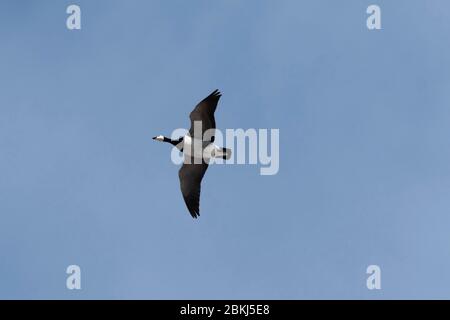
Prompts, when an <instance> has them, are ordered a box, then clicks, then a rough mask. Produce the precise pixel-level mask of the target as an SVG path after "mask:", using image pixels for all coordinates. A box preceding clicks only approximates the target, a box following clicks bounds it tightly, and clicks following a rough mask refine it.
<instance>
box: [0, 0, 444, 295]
mask: <svg viewBox="0 0 450 320" xmlns="http://www.w3.org/2000/svg"><path fill="white" fill-rule="evenodd" d="M73 3H75V4H78V5H80V7H81V10H82V29H81V30H78V31H69V30H68V29H67V28H66V18H67V16H68V15H67V14H66V7H67V6H68V5H70V4H73ZM373 3H376V4H378V5H379V6H380V7H381V12H382V30H379V31H369V30H368V29H367V27H366V18H367V14H366V8H367V6H369V5H370V4H373ZM449 34H450V3H449V2H448V1H447V0H434V1H428V0H414V1H411V0H397V1H382V0H377V1H372V0H370V1H366V0H341V1H336V0H329V1H317V0H314V1H313V0H308V1H298V0H282V1H272V0H250V1H244V0H214V1H211V0H202V1H200V0H192V1H185V0H176V1H175V0H171V1H167V0H164V1H163V0H161V1H157V0H152V1H144V0H141V1H138V0H132V1H128V0H127V1H125V0H123V1H111V0H108V1H106V0H97V1H84V0H83V1H82V0H77V1H75V0H74V1H61V0H54V1H50V0H49V1H31V0H29V1H26V0H22V1H16V0H3V1H1V2H0V39H1V45H0V87H1V90H0V254H1V258H0V298H33V299H40V298H60V299H79V298H85V299H90V298H105V299H109V298H114V299H116V298H127V299H128V298H130V299H131V298H138V299H143V298H149V299H171V298H175V299H182V298H189V299H200V298H203V299H204V298H209V299H217V298H223V299H231V298H234V299H244V298H255V299H258V298H261V299H303V298H306V299H310V298H340V299H348V298H361V299H379V298H387V299H390V298H450V273H449V272H448V271H449V270H450V232H449V228H450V211H449V209H450V197H449V194H450V165H449V164H450V42H449ZM215 88H219V89H220V90H221V91H222V92H223V97H222V99H221V101H220V104H219V107H218V109H217V112H216V119H217V125H218V127H219V128H220V129H226V128H244V129H248V128H279V129H280V171H279V173H278V174H277V175H274V176H261V175H260V174H259V167H258V166H255V165H240V166H237V165H230V166H215V167H211V168H209V170H208V172H207V173H206V176H205V179H204V182H203V190H202V198H201V216H200V218H199V219H198V220H193V219H192V218H191V217H190V215H189V213H188V211H187V209H186V207H185V204H184V202H183V199H182V197H181V194H180V190H179V181H178V173H177V171H178V168H177V166H175V165H174V164H173V163H172V162H171V161H170V146H169V145H164V144H161V143H157V142H155V141H153V140H152V139H151V137H152V136H155V135H157V134H166V135H170V133H171V132H172V130H173V129H176V128H187V127H188V126H189V119H188V114H189V112H190V111H191V110H192V108H193V107H194V105H195V104H196V103H197V102H198V101H199V100H201V99H202V98H203V97H204V96H206V95H207V94H209V93H210V92H211V91H212V90H213V89H215ZM71 264H76V265H79V266H80V267H81V270H82V289H81V290H79V291H77V290H73V291H70V290H68V289H67V288H66V277H67V275H66V273H65V271H66V268H67V266H68V265H71ZM371 264H376V265H379V266H380V267H381V271H382V275H381V276H382V277H381V279H382V280H381V281H382V289H381V290H378V291H377V290H368V289H367V288H366V278H367V275H366V268H367V266H368V265H371Z"/></svg>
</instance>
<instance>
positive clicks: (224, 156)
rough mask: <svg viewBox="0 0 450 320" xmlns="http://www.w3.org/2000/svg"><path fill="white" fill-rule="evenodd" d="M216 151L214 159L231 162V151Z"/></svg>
mask: <svg viewBox="0 0 450 320" xmlns="http://www.w3.org/2000/svg"><path fill="white" fill-rule="evenodd" d="M215 151H216V152H215V154H214V158H222V159H224V160H229V159H230V158H231V149H228V148H217V149H216V150H215Z"/></svg>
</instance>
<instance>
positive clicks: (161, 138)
mask: <svg viewBox="0 0 450 320" xmlns="http://www.w3.org/2000/svg"><path fill="white" fill-rule="evenodd" d="M153 140H157V141H164V136H156V137H153Z"/></svg>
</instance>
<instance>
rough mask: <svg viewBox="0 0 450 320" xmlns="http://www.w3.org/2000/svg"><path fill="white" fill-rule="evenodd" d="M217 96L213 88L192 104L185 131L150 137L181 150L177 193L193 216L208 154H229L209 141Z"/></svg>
mask: <svg viewBox="0 0 450 320" xmlns="http://www.w3.org/2000/svg"><path fill="white" fill-rule="evenodd" d="M220 97H221V94H220V92H219V91H218V90H215V91H214V92H213V93H211V94H210V95H209V96H208V97H206V98H205V99H203V100H202V101H201V102H200V103H199V104H198V105H197V106H196V107H195V108H194V110H193V111H192V112H191V114H190V115H189V118H190V119H191V128H190V130H189V134H187V135H185V136H184V137H181V138H179V139H177V140H172V139H170V138H166V137H164V136H157V137H154V138H153V139H155V140H158V141H163V142H168V143H171V144H172V145H173V146H175V147H176V148H177V149H178V150H180V151H181V152H183V156H184V163H183V165H182V166H181V168H180V170H179V172H178V176H179V179H180V188H181V193H182V194H183V198H184V201H185V203H186V206H187V208H188V210H189V212H190V214H191V215H192V217H193V218H197V217H198V216H199V215H200V189H201V182H202V179H203V176H204V175H205V172H206V170H207V169H208V163H209V162H210V160H211V159H212V158H222V159H229V158H230V157H231V150H230V149H227V148H221V147H219V146H216V145H215V144H214V143H213V142H214V140H215V139H214V133H215V129H216V121H215V118H214V112H215V110H216V107H217V103H218V102H219V99H220Z"/></svg>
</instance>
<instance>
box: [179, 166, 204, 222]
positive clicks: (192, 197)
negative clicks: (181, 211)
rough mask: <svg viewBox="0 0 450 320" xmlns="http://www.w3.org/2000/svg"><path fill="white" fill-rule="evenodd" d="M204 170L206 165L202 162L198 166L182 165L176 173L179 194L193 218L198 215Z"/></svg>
mask: <svg viewBox="0 0 450 320" xmlns="http://www.w3.org/2000/svg"><path fill="white" fill-rule="evenodd" d="M192 162H193V160H192ZM206 169H208V164H206V163H204V162H203V163H200V164H195V163H191V164H188V163H184V164H183V165H182V166H181V168H180V171H178V177H179V178H180V188H181V193H182V194H183V198H184V202H185V203H186V206H187V208H188V210H189V212H190V213H191V216H192V217H193V218H197V217H198V216H199V215H200V189H201V182H202V179H203V176H204V175H205V172H206Z"/></svg>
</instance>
